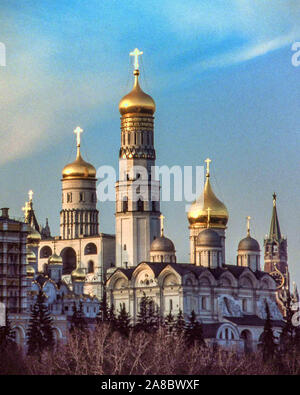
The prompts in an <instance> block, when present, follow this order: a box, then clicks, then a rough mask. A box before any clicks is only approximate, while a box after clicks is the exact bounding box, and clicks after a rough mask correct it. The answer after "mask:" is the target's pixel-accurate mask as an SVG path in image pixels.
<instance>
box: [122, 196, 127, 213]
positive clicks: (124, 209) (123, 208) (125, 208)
mask: <svg viewBox="0 0 300 395" xmlns="http://www.w3.org/2000/svg"><path fill="white" fill-rule="evenodd" d="M122 211H123V213H126V212H127V211H128V197H127V196H125V197H124V198H123V202H122Z"/></svg>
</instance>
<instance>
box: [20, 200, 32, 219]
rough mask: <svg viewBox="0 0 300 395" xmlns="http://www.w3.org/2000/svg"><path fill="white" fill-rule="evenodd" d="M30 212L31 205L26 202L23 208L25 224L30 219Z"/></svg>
mask: <svg viewBox="0 0 300 395" xmlns="http://www.w3.org/2000/svg"><path fill="white" fill-rule="evenodd" d="M29 210H30V208H29V204H28V202H25V207H22V211H24V218H25V222H26V221H27V219H28V212H29Z"/></svg>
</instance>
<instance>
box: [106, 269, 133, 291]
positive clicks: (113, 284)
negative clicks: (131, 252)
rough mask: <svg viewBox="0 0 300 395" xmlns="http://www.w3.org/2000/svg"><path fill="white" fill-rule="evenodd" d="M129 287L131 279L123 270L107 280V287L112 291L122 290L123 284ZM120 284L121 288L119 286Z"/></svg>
mask: <svg viewBox="0 0 300 395" xmlns="http://www.w3.org/2000/svg"><path fill="white" fill-rule="evenodd" d="M122 282H123V284H124V285H125V284H126V285H128V283H129V278H128V277H127V276H126V274H125V273H123V272H122V271H121V270H116V271H115V272H114V273H113V274H112V276H110V278H109V279H108V280H107V283H106V286H107V288H108V289H110V290H111V291H113V290H115V289H117V288H121V283H122ZM118 283H119V286H118Z"/></svg>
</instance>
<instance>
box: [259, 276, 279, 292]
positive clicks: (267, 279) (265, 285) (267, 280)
mask: <svg viewBox="0 0 300 395" xmlns="http://www.w3.org/2000/svg"><path fill="white" fill-rule="evenodd" d="M259 288H260V289H276V282H275V280H273V278H272V277H271V276H270V275H268V274H267V273H266V274H265V275H264V276H263V277H262V278H261V279H260V280H259Z"/></svg>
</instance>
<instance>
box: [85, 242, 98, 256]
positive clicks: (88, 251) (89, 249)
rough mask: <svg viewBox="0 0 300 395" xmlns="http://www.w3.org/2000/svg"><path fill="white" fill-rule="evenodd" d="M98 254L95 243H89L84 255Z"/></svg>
mask: <svg viewBox="0 0 300 395" xmlns="http://www.w3.org/2000/svg"><path fill="white" fill-rule="evenodd" d="M94 254H97V246H96V244H94V243H88V244H87V245H86V246H85V248H84V255H94Z"/></svg>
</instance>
